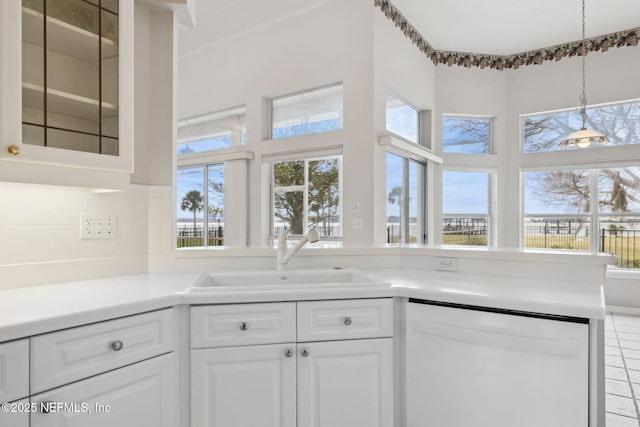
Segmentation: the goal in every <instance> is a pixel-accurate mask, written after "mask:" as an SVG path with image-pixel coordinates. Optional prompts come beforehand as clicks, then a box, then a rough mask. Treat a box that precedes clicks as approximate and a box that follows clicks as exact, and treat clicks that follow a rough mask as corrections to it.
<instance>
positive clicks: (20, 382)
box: [0, 339, 29, 416]
mask: <svg viewBox="0 0 640 427" xmlns="http://www.w3.org/2000/svg"><path fill="white" fill-rule="evenodd" d="M28 395H29V340H28V339H23V340H17V341H10V342H5V343H2V344H0V403H4V402H11V401H13V400H17V399H21V398H23V397H27V396H28ZM1 415H2V414H1V413H0V416H1Z"/></svg>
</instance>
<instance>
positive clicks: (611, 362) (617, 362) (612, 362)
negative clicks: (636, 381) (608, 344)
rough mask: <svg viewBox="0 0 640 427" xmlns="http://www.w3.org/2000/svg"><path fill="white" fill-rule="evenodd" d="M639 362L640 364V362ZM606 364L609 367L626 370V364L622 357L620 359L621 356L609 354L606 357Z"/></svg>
mask: <svg viewBox="0 0 640 427" xmlns="http://www.w3.org/2000/svg"><path fill="white" fill-rule="evenodd" d="M629 360H635V359H629ZM638 362H640V360H639V361H638ZM604 364H605V365H607V366H615V367H616V368H624V362H623V361H622V357H619V356H610V355H608V354H607V355H605V356H604Z"/></svg>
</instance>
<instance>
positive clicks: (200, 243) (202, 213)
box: [176, 163, 224, 248]
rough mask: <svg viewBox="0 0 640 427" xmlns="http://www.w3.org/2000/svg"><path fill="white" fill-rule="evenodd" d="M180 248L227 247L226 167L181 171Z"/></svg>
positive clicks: (178, 218) (179, 205)
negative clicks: (225, 241)
mask: <svg viewBox="0 0 640 427" xmlns="http://www.w3.org/2000/svg"><path fill="white" fill-rule="evenodd" d="M176 188H177V193H176V202H177V206H176V212H177V215H176V220H177V224H176V227H177V230H176V238H177V242H176V247H177V248H187V247H205V248H206V247H209V246H222V245H224V166H223V164H222V163H218V164H211V165H205V166H197V167H184V168H179V169H178V177H177V185H176Z"/></svg>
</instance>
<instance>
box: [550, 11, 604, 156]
mask: <svg viewBox="0 0 640 427" xmlns="http://www.w3.org/2000/svg"><path fill="white" fill-rule="evenodd" d="M584 2H585V0H582V41H581V46H580V57H581V58H582V94H581V95H580V116H581V117H582V128H581V129H580V130H579V131H577V132H573V133H572V134H571V135H569V136H567V137H566V138H565V139H563V140H562V142H561V143H560V145H561V146H563V147H578V148H587V147H591V146H592V145H598V144H606V143H608V142H609V138H607V137H606V136H605V135H603V134H601V133H600V132H598V131H595V130H590V129H587V128H586V122H587V71H586V64H585V62H586V56H587V47H586V43H585V13H584Z"/></svg>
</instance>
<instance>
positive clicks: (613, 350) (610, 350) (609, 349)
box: [604, 345, 622, 357]
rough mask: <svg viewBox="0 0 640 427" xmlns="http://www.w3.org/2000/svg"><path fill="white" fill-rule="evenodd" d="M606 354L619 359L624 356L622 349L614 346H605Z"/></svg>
mask: <svg viewBox="0 0 640 427" xmlns="http://www.w3.org/2000/svg"><path fill="white" fill-rule="evenodd" d="M604 354H608V355H609V356H618V357H620V356H622V353H621V352H620V349H619V348H618V347H614V346H612V345H605V346H604Z"/></svg>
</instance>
